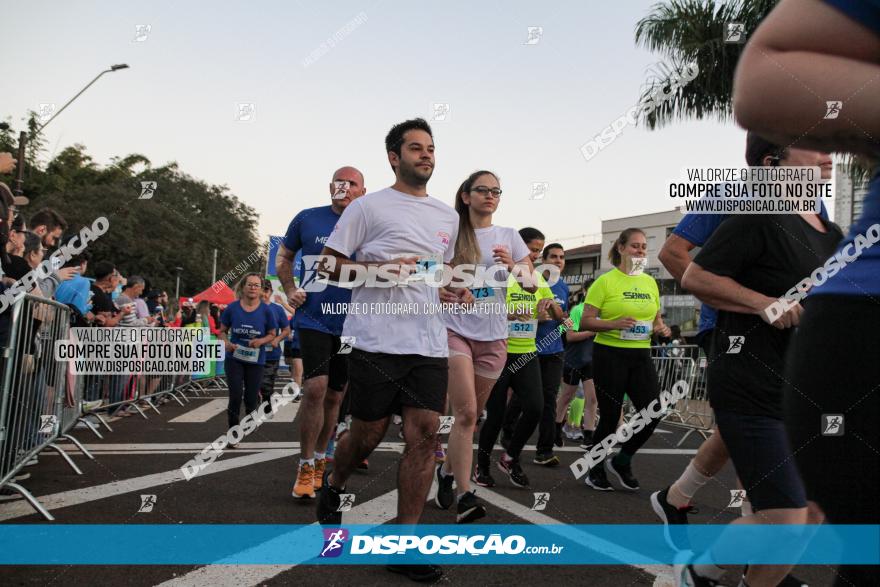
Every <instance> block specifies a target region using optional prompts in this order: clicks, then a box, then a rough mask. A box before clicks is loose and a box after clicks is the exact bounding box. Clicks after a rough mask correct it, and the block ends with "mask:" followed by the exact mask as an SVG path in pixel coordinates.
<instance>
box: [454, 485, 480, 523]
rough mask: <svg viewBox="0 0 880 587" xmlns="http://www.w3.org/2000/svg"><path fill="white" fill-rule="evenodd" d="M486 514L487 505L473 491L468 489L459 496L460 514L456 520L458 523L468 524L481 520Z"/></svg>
mask: <svg viewBox="0 0 880 587" xmlns="http://www.w3.org/2000/svg"><path fill="white" fill-rule="evenodd" d="M485 515H486V505H485V504H484V503H483V500H481V499H480V498H479V497H477V496H476V495H475V494H474V492H473V491H468V492H467V493H465V494H464V495H462V496H461V497H459V498H458V515H456V517H455V521H456V523H458V524H467V523H469V522H473V521H474V520H479V519H480V518H482V517H484V516H485Z"/></svg>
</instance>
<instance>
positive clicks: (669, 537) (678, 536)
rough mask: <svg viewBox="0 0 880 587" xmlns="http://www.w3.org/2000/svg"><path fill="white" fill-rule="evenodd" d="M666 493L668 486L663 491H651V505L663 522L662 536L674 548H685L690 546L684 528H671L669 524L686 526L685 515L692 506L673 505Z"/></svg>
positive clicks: (686, 518)
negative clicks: (680, 506) (678, 506)
mask: <svg viewBox="0 0 880 587" xmlns="http://www.w3.org/2000/svg"><path fill="white" fill-rule="evenodd" d="M668 495H669V488H668V487H667V488H666V489H664V490H663V491H655V492H654V493H652V494H651V507H652V508H653V510H654V513H655V514H657V517H658V518H660V520H661V521H662V522H663V536H664V537H665V538H666V543H667V544H669V546H671V547H672V548H673V549H675V550H687V549H689V548H690V543H689V541H688V539H687V531H686V530H685V529H684V528H679V529H675V530H673V529H672V528H670V526H686V525H687V523H688V517H687V515H688V514H689V513H690V512H691V510H692V509H693V508H691V506H689V505H688V506H685V507H683V508H677V507H675V506H674V505H672V504H671V503H669V501H668V500H667V496H668ZM673 535H674V536H673Z"/></svg>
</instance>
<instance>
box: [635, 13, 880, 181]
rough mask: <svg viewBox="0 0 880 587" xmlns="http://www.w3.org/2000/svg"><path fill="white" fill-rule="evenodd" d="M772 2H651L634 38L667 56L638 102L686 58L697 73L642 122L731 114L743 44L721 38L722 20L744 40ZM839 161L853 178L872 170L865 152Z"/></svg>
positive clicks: (663, 85)
mask: <svg viewBox="0 0 880 587" xmlns="http://www.w3.org/2000/svg"><path fill="white" fill-rule="evenodd" d="M777 2H778V0H731V1H729V2H718V3H717V4H716V2H715V0H668V1H667V2H666V3H662V4H655V5H654V7H653V8H652V9H651V12H650V14H648V16H646V17H645V18H643V19H642V20H640V21H639V22H638V24H637V25H636V38H635V40H636V45H640V46H642V47H644V48H646V49H649V50H651V51H654V52H657V53H660V54H661V55H663V56H664V57H665V58H666V62H661V63H658V64H656V65H655V66H654V72H653V74H652V77H651V79H649V80H648V82H647V83H646V84H645V87H644V89H643V91H642V95H641V102H642V103H644V102H646V101H648V100H649V99H650V97H651V96H652V95H653V94H654V93H656V92H657V91H658V90H666V89H669V86H670V83H671V81H672V80H673V79H675V78H680V77H681V74H682V72H684V71H685V69H686V68H687V67H688V66H689V65H690V64H696V65H697V67H698V68H699V73H698V74H697V76H696V77H695V78H694V79H693V80H691V81H690V82H687V83H682V84H675V86H677V88H676V89H675V90H673V91H672V92H671V97H670V98H669V99H668V100H663V101H660V103H659V105H658V106H657V107H656V108H647V109H645V113H644V114H643V115H642V122H643V123H644V124H645V125H646V126H647V127H648V128H649V129H651V130H655V129H658V128H661V127H663V126H664V125H667V124H670V123H672V122H675V121H679V120H689V119H697V120H701V119H703V118H714V119H716V120H718V121H721V122H727V121H729V120H730V119H731V118H732V116H733V108H732V101H733V74H734V71H735V69H736V64H737V61H739V56H740V53H741V52H742V49H743V46H744V45H742V44H737V43H727V42H725V40H724V35H725V32H726V29H727V23H740V24H742V25H743V30H744V31H745V38H746V40H747V39H748V36H749V35H750V34H751V33H753V32H754V31H755V29H757V28H758V25H759V24H760V23H761V21H762V20H763V19H764V17H766V16H767V14H769V13H770V11H771V10H773V7H774V6H776V3H777ZM686 77H690V76H686ZM673 87H674V86H673ZM841 161H842V162H843V164H844V165H845V166H846V167H847V171H848V173H849V175H850V177H851V178H852V180H853V181H854V182H860V181H864V180H867V179H868V178H869V177H870V176H871V175H872V174H873V169H872V168H873V164H872V163H871V162H868V161H866V160H865V159H864V158H861V157H855V156H852V155H851V154H848V153H847V154H842V155H841Z"/></svg>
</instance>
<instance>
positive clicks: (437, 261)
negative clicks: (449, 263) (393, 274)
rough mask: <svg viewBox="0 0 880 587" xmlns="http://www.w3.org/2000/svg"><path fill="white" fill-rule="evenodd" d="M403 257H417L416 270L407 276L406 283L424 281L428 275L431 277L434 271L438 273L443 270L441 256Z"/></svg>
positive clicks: (411, 255)
mask: <svg viewBox="0 0 880 587" xmlns="http://www.w3.org/2000/svg"><path fill="white" fill-rule="evenodd" d="M403 256H405V257H418V260H417V261H416V268H415V271H414V272H413V273H411V274H410V275H409V277H408V278H407V280H406V282H407V283H417V282H420V281H425V280H426V279H427V278H428V276H429V275H433V274H434V272H435V271H438V270H440V269H442V268H443V255H440V254H435V255H413V254H410V255H403Z"/></svg>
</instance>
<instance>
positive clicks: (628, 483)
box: [605, 458, 639, 491]
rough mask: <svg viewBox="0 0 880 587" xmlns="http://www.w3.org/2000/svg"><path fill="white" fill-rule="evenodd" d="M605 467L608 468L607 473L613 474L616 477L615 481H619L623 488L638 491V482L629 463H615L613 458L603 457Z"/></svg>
mask: <svg viewBox="0 0 880 587" xmlns="http://www.w3.org/2000/svg"><path fill="white" fill-rule="evenodd" d="M605 469H607V470H608V472H609V473H611V474H612V475H614V477H615V478H616V479H617V482H618V483H620V484H621V485H622V486H623V488H624V489H628V490H630V491H638V490H639V482H638V480H637V479H636V478H635V477H633V473H632V467H631V466H630V465H621V464H620V463H615V462H614V459H613V458H612V459H605Z"/></svg>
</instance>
